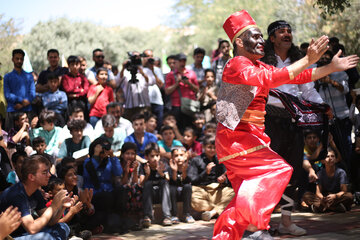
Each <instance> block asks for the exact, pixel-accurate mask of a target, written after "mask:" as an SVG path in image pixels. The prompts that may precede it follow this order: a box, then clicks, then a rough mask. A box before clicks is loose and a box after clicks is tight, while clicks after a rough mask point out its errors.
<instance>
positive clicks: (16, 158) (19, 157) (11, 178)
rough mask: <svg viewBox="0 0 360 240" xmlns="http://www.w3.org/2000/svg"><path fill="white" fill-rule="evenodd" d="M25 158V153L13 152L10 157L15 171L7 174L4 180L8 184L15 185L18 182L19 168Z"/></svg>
mask: <svg viewBox="0 0 360 240" xmlns="http://www.w3.org/2000/svg"><path fill="white" fill-rule="evenodd" d="M26 157H27V154H26V152H23V151H19V152H15V153H14V154H13V155H12V156H11V162H12V164H13V166H14V168H15V169H14V170H12V171H11V172H9V174H8V176H7V178H6V181H7V182H8V183H11V184H15V183H18V182H19V181H20V179H19V174H20V173H21V166H22V164H23V162H24V159H25V158H26Z"/></svg>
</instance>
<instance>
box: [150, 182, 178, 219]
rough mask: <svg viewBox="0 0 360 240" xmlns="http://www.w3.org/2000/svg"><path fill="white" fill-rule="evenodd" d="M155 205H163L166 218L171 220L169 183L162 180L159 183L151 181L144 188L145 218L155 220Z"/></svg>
mask: <svg viewBox="0 0 360 240" xmlns="http://www.w3.org/2000/svg"><path fill="white" fill-rule="evenodd" d="M153 203H161V208H162V212H163V215H164V218H170V217H171V215H170V210H171V202H170V187H169V181H167V180H165V179H162V180H160V181H159V183H155V182H153V181H151V180H148V181H146V182H145V184H144V187H143V208H144V217H146V216H147V217H150V218H151V219H153V206H152V205H153Z"/></svg>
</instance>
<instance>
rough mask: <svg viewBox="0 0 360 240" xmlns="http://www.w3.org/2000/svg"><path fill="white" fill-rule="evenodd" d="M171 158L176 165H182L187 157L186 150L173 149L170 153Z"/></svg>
mask: <svg viewBox="0 0 360 240" xmlns="http://www.w3.org/2000/svg"><path fill="white" fill-rule="evenodd" d="M171 157H172V159H174V160H175V162H176V163H177V165H180V166H181V165H183V164H184V163H185V161H186V159H187V156H186V152H185V151H183V150H174V151H173V153H172V154H171Z"/></svg>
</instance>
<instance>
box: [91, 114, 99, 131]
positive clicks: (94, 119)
mask: <svg viewBox="0 0 360 240" xmlns="http://www.w3.org/2000/svg"><path fill="white" fill-rule="evenodd" d="M99 120H100V118H99V117H95V116H91V117H90V120H89V122H90V124H91V126H92V127H93V128H95V125H96V123H97V122H98V121H99Z"/></svg>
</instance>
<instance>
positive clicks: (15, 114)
mask: <svg viewBox="0 0 360 240" xmlns="http://www.w3.org/2000/svg"><path fill="white" fill-rule="evenodd" d="M24 114H27V113H26V112H15V113H14V115H13V119H14V122H15V121H19V119H20V117H21V116H24Z"/></svg>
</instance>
